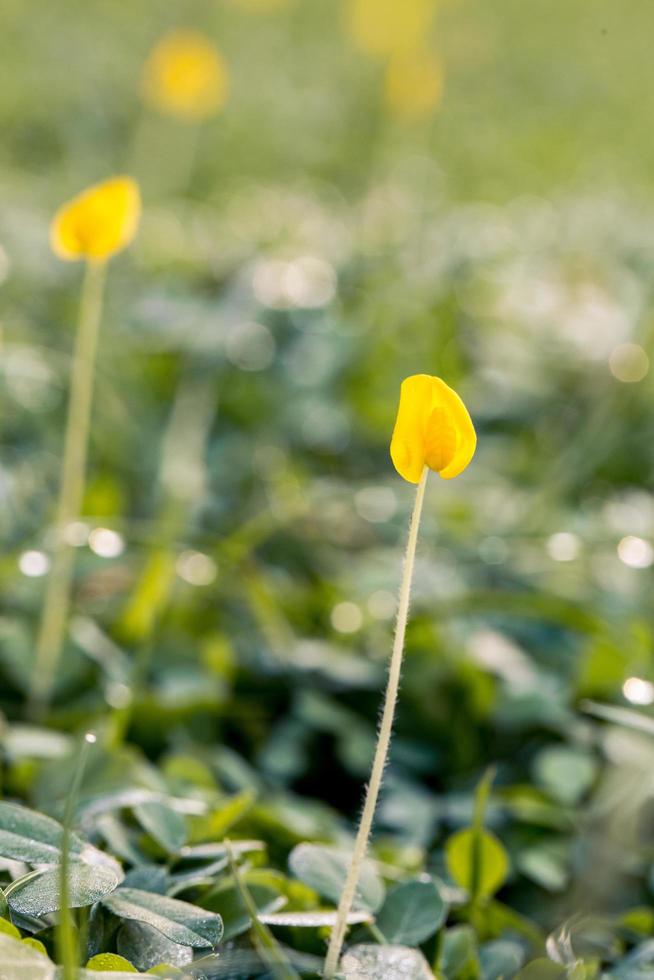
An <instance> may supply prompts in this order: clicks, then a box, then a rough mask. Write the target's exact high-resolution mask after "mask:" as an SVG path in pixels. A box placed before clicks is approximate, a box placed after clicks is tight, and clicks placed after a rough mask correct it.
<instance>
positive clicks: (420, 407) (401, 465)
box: [391, 374, 477, 483]
mask: <svg viewBox="0 0 654 980" xmlns="http://www.w3.org/2000/svg"><path fill="white" fill-rule="evenodd" d="M476 442H477V437H476V435H475V430H474V427H473V424H472V420H471V418H470V416H469V414H468V410H467V409H466V407H465V405H464V404H463V402H462V401H461V399H460V398H459V396H458V395H457V393H456V392H455V391H454V390H453V389H452V388H450V387H449V385H447V384H445V382H444V381H443V380H442V379H441V378H436V377H433V376H432V375H428V374H414V375H412V376H411V377H409V378H406V380H405V381H403V382H402V387H401V390H400V404H399V407H398V411H397V419H396V422H395V428H394V430H393V437H392V439H391V458H392V460H393V464H394V466H395V469H396V470H397V471H398V473H399V474H400V476H402V477H404V479H405V480H408V481H409V482H410V483H418V482H419V480H420V477H421V475H422V471H423V469H424V467H425V466H428V467H429V468H430V469H432V470H434V471H435V472H437V473H439V474H440V476H442V477H443V479H445V480H449V479H451V478H452V477H454V476H458V474H459V473H461V472H462V471H463V470H464V469H465V468H466V466H467V465H468V463H469V462H470V460H471V459H472V457H473V455H474V451H475V446H476Z"/></svg>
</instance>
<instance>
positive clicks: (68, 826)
mask: <svg viewBox="0 0 654 980" xmlns="http://www.w3.org/2000/svg"><path fill="white" fill-rule="evenodd" d="M94 742H95V735H93V734H91V733H90V732H87V734H86V735H85V736H84V740H83V741H82V744H81V746H80V750H79V753H78V756H77V763H76V766H75V772H74V774H73V781H72V783H71V786H70V789H69V791H68V797H67V799H66V809H65V813H64V832H63V835H62V841H61V862H60V864H59V924H58V926H57V947H58V952H59V959H60V960H61V965H62V968H63V969H62V980H76V977H77V966H78V959H79V949H78V948H77V942H76V940H75V935H74V933H73V922H72V915H71V912H70V887H69V882H68V871H69V868H70V835H71V830H72V825H73V817H74V815H75V805H76V803H77V797H78V795H79V788H80V786H81V784H82V778H83V776H84V768H85V766H86V759H87V756H88V752H89V747H90V746H91V745H92V744H93V743H94Z"/></svg>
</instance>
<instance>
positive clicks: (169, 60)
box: [142, 31, 229, 119]
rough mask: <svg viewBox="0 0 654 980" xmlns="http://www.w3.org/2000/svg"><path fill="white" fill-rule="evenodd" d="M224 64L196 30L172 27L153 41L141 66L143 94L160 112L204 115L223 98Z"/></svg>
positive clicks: (210, 113)
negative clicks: (168, 32) (173, 28)
mask: <svg viewBox="0 0 654 980" xmlns="http://www.w3.org/2000/svg"><path fill="white" fill-rule="evenodd" d="M228 86H229V79H228V74H227V68H226V66H225V62H224V61H223V59H222V57H221V55H220V53H219V51H218V50H217V49H216V47H215V45H214V44H212V42H211V41H210V40H209V39H208V38H206V37H205V36H204V35H203V34H200V33H198V32H197V31H173V32H172V33H170V34H167V35H166V36H165V37H164V38H162V40H161V41H159V43H158V44H157V45H156V47H155V48H154V50H153V51H152V52H151V54H150V56H149V58H148V59H147V61H146V63H145V67H144V69H143V82H142V92H143V97H144V99H145V100H146V102H148V103H149V104H150V105H151V106H153V107H154V108H155V109H158V110H160V111H161V112H168V113H171V114H172V115H174V116H179V117H180V118H182V119H206V118H207V117H209V116H213V115H214V114H215V113H216V112H219V111H220V110H221V109H222V107H223V106H224V104H225V101H226V99H227V90H228Z"/></svg>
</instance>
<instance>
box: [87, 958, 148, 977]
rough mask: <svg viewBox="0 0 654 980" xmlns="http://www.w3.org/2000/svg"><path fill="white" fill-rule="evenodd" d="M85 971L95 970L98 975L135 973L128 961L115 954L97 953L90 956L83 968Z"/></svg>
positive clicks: (135, 970)
mask: <svg viewBox="0 0 654 980" xmlns="http://www.w3.org/2000/svg"><path fill="white" fill-rule="evenodd" d="M85 969H86V970H95V971H97V972H98V973H103V972H104V973H137V972H138V971H137V969H136V967H134V966H133V965H132V964H131V963H130V962H129V960H126V959H125V957H124V956H118V954H117V953H98V954H97V956H92V957H91V959H90V960H89V961H88V963H87V964H86V966H85Z"/></svg>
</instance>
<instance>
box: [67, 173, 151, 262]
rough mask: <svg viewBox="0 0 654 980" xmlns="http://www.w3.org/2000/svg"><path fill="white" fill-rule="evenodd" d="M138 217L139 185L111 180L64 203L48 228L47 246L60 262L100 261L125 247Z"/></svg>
mask: <svg viewBox="0 0 654 980" xmlns="http://www.w3.org/2000/svg"><path fill="white" fill-rule="evenodd" d="M140 217H141V195H140V192H139V186H138V184H137V183H136V181H135V180H132V178H131V177H112V178H110V179H109V180H104V181H102V183H100V184H94V186H93V187H89V188H88V190H85V191H82V193H81V194H78V195H77V197H74V198H73V199H72V201H68V202H66V204H63V205H62V206H61V207H60V208H59V210H58V211H57V213H56V214H55V216H54V218H53V219H52V224H51V226H50V244H51V245H52V250H53V252H54V253H55V255H58V256H59V258H60V259H67V260H69V261H74V260H75V259H86V260H87V261H88V262H102V261H104V260H105V259H108V258H109V257H110V256H112V255H114V254H115V253H116V252H120V251H121V250H122V249H124V248H126V247H127V246H128V245H129V244H130V242H131V241H132V240H133V238H134V236H135V235H136V231H137V228H138V224H139V219H140Z"/></svg>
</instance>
